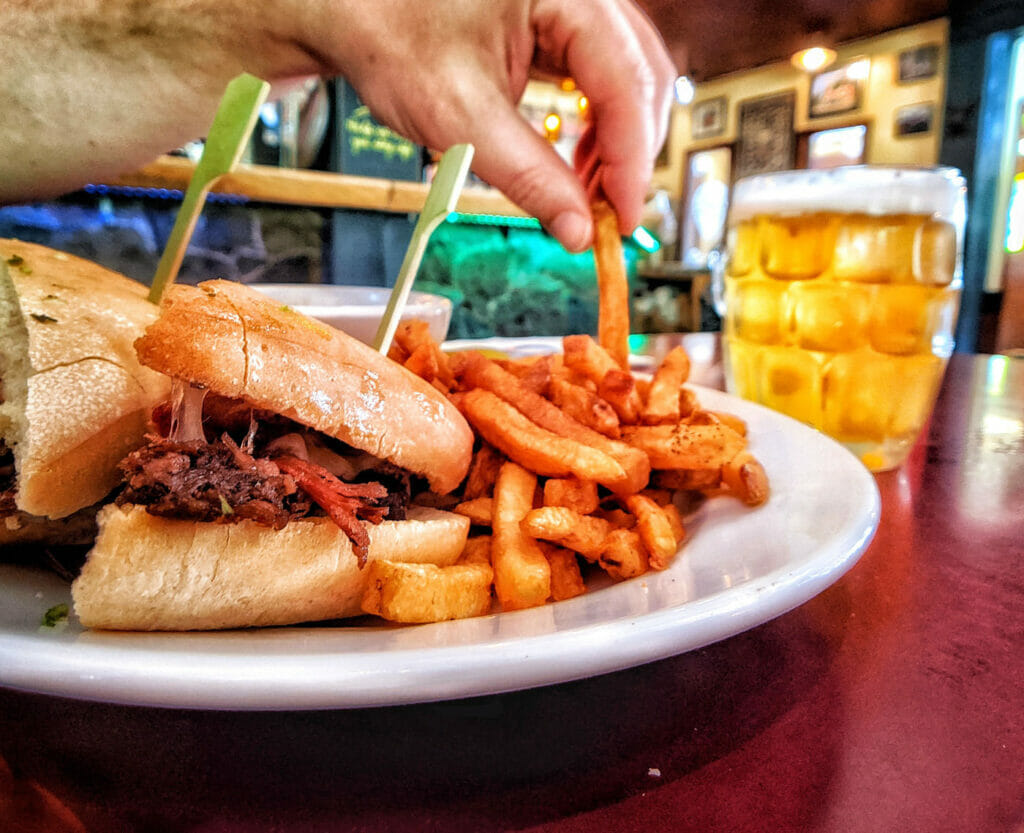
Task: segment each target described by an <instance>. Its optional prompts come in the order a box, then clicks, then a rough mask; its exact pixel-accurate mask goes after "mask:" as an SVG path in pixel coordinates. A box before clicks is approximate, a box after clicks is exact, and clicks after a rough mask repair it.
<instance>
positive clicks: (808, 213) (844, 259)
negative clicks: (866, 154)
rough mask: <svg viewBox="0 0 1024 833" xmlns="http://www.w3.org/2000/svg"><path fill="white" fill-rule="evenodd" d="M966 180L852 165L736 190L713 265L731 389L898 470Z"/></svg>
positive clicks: (931, 380) (944, 326)
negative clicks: (720, 269)
mask: <svg viewBox="0 0 1024 833" xmlns="http://www.w3.org/2000/svg"><path fill="white" fill-rule="evenodd" d="M964 197H965V187H964V181H963V179H962V178H961V177H960V176H959V173H958V172H957V171H955V170H953V169H944V168H943V169H934V168H933V169H912V168H885V167H870V166H857V167H849V168H837V169H835V170H832V171H786V172H783V173H779V174H767V175H762V176H756V177H750V178H748V179H744V180H741V181H740V182H738V183H737V185H736V189H735V194H734V197H733V203H732V206H731V208H730V216H729V228H728V238H727V247H728V252H727V258H726V263H725V267H724V290H725V298H724V307H725V316H724V334H723V336H724V338H723V344H724V353H725V369H726V380H727V384H728V386H729V390H730V391H731V392H732V393H735V394H737V395H739V396H742V397H744V398H746V399H751V400H753V401H755V402H760V403H762V404H764V405H767V406H769V407H771V408H774V409H776V410H778V411H781V412H783V413H785V414H788V415H790V416H792V417H794V418H796V419H798V420H801V421H802V422H805V423H807V424H809V425H811V426H813V427H815V428H818V429H819V430H821V431H823V432H825V433H827V434H829V435H830V436H832V437H834V438H835V439H837V440H839V441H840V442H842V443H843V444H844V445H846V446H847V447H848V448H849V449H850V450H851V451H853V452H854V453H855V454H857V455H858V456H859V457H860V458H861V460H863V462H864V463H865V465H867V466H868V468H870V469H872V470H874V471H881V470H884V469H889V468H893V467H895V466H898V465H899V464H900V463H902V462H903V460H904V459H905V458H906V456H907V453H908V452H909V450H910V448H911V446H912V445H913V444H914V441H915V440H916V439H917V436H918V434H919V432H920V430H921V428H922V426H923V425H924V423H925V421H926V420H927V419H928V415H929V414H930V412H931V409H932V406H933V404H934V401H935V396H936V394H937V392H938V388H939V383H940V382H941V380H942V374H943V371H944V370H945V366H946V361H947V360H948V358H949V355H950V353H951V352H952V350H953V328H954V326H955V324H956V317H957V311H958V309H959V302H960V239H961V232H962V227H963V218H964Z"/></svg>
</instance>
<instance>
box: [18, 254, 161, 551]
mask: <svg viewBox="0 0 1024 833" xmlns="http://www.w3.org/2000/svg"><path fill="white" fill-rule="evenodd" d="M156 315H157V308H156V307H155V306H154V305H153V304H151V303H149V302H148V301H147V300H146V289H145V287H143V286H142V285H141V284H138V283H136V282H135V281H132V280H129V279H128V278H126V277H124V276H122V275H119V274H117V273H115V272H111V271H110V270H108V269H104V268H103V267H101V266H98V265H97V264H95V263H91V262H89V261H87V260H83V259H82V258H78V257H73V256H71V255H67V254H64V253H63V252H58V251H54V250H53V249H49V248H46V247H44V246H38V245H35V244H32V243H23V242H20V241H17V240H0V382H2V385H3V387H2V397H0V439H2V440H3V441H4V443H5V444H6V446H7V448H8V449H10V450H11V451H12V452H13V454H14V462H15V468H16V471H17V493H16V505H17V508H18V509H19V510H21V511H22V512H24V513H27V514H29V515H39V516H45V517H48V518H64V517H67V516H69V515H71V514H73V513H74V512H76V511H78V510H80V509H83V508H85V507H88V506H91V505H92V504H94V503H96V502H97V501H99V500H101V499H102V498H104V497H106V496H107V494H109V492H110V491H111V489H113V488H114V486H115V485H116V484H117V482H118V472H117V463H118V461H120V460H121V459H122V458H123V457H124V456H125V454H127V453H128V452H129V451H131V450H132V449H134V448H136V447H138V446H139V445H140V444H141V443H142V440H143V433H144V431H145V429H146V425H147V420H148V417H149V413H150V411H151V409H152V407H153V406H154V405H155V404H156V403H157V402H159V401H160V400H162V399H164V398H165V397H166V396H167V391H168V387H169V383H168V380H167V379H166V377H164V376H162V375H161V374H159V373H156V372H154V371H152V370H149V369H147V368H145V367H142V366H141V365H140V364H139V362H138V359H137V357H136V355H135V350H134V347H133V343H134V341H135V339H136V338H138V337H139V336H140V335H141V334H142V332H143V330H144V329H145V327H146V326H147V325H149V324H150V323H152V322H153V321H154V320H155V319H156ZM32 528H34V529H35V533H33V534H38V533H39V529H38V527H37V526H35V525H33V527H32Z"/></svg>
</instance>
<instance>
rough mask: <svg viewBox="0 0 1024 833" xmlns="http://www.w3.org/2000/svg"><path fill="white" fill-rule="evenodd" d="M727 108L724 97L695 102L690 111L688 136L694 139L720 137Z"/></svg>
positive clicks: (723, 129)
mask: <svg viewBox="0 0 1024 833" xmlns="http://www.w3.org/2000/svg"><path fill="white" fill-rule="evenodd" d="M727 107H728V101H727V100H726V98H725V96H724V95H721V96H718V98H709V99H707V100H705V101H698V102H696V103H695V104H694V105H693V109H692V111H691V119H690V136H691V137H692V138H694V139H711V138H713V137H715V136H721V135H722V134H723V133H724V132H725V118H726V113H727Z"/></svg>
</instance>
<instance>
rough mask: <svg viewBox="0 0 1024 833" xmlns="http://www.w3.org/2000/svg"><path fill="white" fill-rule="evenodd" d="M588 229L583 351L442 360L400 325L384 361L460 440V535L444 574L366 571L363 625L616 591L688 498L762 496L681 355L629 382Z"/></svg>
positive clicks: (622, 319)
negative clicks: (411, 376) (453, 414)
mask: <svg viewBox="0 0 1024 833" xmlns="http://www.w3.org/2000/svg"><path fill="white" fill-rule="evenodd" d="M594 217H595V227H596V234H595V260H596V263H597V269H598V288H599V326H598V339H596V340H595V339H594V338H592V337H591V336H589V335H571V336H566V337H565V338H564V339H563V343H562V348H563V350H562V353H561V354H560V355H549V356H542V357H530V358H526V359H507V358H491V357H488V356H485V355H484V354H482V353H480V352H475V351H469V352H459V353H452V354H446V353H444V352H443V351H442V350H441V348H440V345H438V344H437V343H436V342H435V341H434V340H433V339H432V337H431V336H430V334H429V330H428V327H427V325H426V324H425V323H423V322H416V321H411V322H405V323H403V324H402V325H400V327H399V329H398V332H397V333H396V335H395V341H394V343H393V345H392V347H391V350H390V353H389V355H390V356H391V358H392V359H394V360H395V361H397V362H399V363H400V364H403V365H404V366H405V367H407V368H408V369H410V370H411V371H413V372H414V373H416V374H417V375H419V376H420V377H422V378H423V379H425V380H426V381H428V382H430V383H431V384H432V385H434V386H435V387H436V388H437V389H438V390H440V391H442V392H443V393H444V394H445V395H446V396H448V397H449V398H450V399H451V400H452V401H453V402H454V403H455V404H456V405H457V406H458V408H459V410H460V411H461V412H462V413H463V415H464V416H465V417H466V420H467V421H468V422H469V424H470V425H471V426H472V427H473V429H474V432H475V434H476V438H477V442H476V447H475V451H474V456H473V461H472V463H471V465H470V470H469V473H468V475H467V477H466V480H465V482H464V483H463V484H462V486H461V488H460V490H459V492H458V493H457V495H455V496H454V497H453V498H452V504H446V505H445V508H451V509H452V510H453V511H455V512H458V513H460V514H463V515H465V516H467V517H468V518H469V519H470V521H471V523H472V530H473V533H472V534H471V536H470V538H469V541H468V544H467V547H466V550H465V552H464V553H463V556H462V558H461V559H460V561H459V563H458V564H456V565H454V566H451V567H437V566H433V565H409V564H398V563H393V562H375V563H372V564H371V565H370V566H369V567H368V568H367V569H368V570H369V571H370V580H369V583H368V590H367V592H366V594H365V596H364V598H363V610H364V611H366V612H367V613H372V614H376V615H378V616H381V617H383V618H385V619H389V620H392V621H396V622H433V621H442V620H446V619H455V618H464V617H469V616H478V615H481V614H484V613H488V612H490V611H491V610H492V609H493V606H494V602H493V599H494V598H495V597H496V598H497V602H498V605H499V606H500V609H501V610H517V609H522V608H528V607H534V606H537V605H542V604H545V603H546V602H548V601H560V600H563V599H569V598H572V597H574V596H578V595H580V594H581V593H583V592H585V589H586V582H585V575H586V574H589V572H590V571H592V570H601V571H603V572H605V573H607V574H608V575H609V576H611V577H612V578H613V579H616V580H621V579H629V578H634V577H636V576H639V575H643V574H644V573H646V572H647V571H649V570H664V569H665V568H667V567H668V566H669V565H670V564H671V563H672V561H673V559H674V558H676V556H677V553H678V552H679V551H680V547H681V545H682V544H683V542H684V540H685V539H686V529H685V526H684V523H683V512H682V511H681V507H684V506H687V505H690V504H691V503H692V498H693V497H694V496H695V495H698V496H700V497H701V498H704V497H712V496H717V495H729V496H732V497H734V498H737V499H739V500H741V501H743V502H744V503H746V504H747V505H749V506H757V505H759V504H761V503H763V502H764V501H765V500H766V499H767V497H768V479H767V476H766V474H765V471H764V468H763V467H762V466H761V464H760V463H759V462H758V461H757V459H756V458H755V457H754V456H753V455H752V454H751V453H750V451H749V449H748V447H747V439H746V426H745V425H744V423H743V422H742V420H740V419H738V418H737V417H735V416H733V415H731V414H727V413H721V412H717V411H710V410H706V409H704V408H702V407H701V405H700V402H699V401H698V398H697V396H696V394H695V392H694V391H693V389H692V388H690V387H687V386H686V384H685V383H686V381H687V377H688V375H689V371H690V362H689V358H688V356H687V355H686V352H685V351H684V350H683V348H681V347H676V348H675V349H673V350H672V351H671V352H669V353H668V355H666V356H665V358H664V359H663V360H662V362H661V364H660V365H659V366H658V368H657V369H656V370H655V372H654V374H653V375H652V376H651V377H650V378H647V377H638V376H636V375H634V374H633V373H632V372H630V369H629V365H628V356H629V351H628V336H629V322H628V314H627V315H623V314H622V310H621V307H622V304H623V301H622V299H623V297H624V294H623V287H624V286H625V285H626V275H625V270H624V267H623V265H622V264H623V260H622V252H621V239H620V237H619V234H618V228H617V222H616V220H615V215H614V213H613V212H611V211H610V209H607V208H606V207H605V206H596V207H595V211H594ZM581 565H582V569H581ZM590 565H594V566H590Z"/></svg>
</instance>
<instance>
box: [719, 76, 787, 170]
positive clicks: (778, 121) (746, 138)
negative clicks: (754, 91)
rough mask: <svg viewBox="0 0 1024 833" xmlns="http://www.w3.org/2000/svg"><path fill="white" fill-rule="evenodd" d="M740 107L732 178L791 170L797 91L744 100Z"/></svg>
mask: <svg viewBox="0 0 1024 833" xmlns="http://www.w3.org/2000/svg"><path fill="white" fill-rule="evenodd" d="M739 108H740V110H739V127H738V131H737V141H736V158H735V161H734V170H733V176H734V178H735V179H742V178H743V177H745V176H751V175H753V174H759V173H770V172H772V171H784V170H786V169H788V168H792V167H793V160H794V156H795V152H796V136H795V134H794V133H793V115H794V112H795V110H796V92H795V91H793V90H787V91H786V92H782V93H777V94H775V95H769V96H763V97H761V98H753V99H747V100H746V101H741V102H740V105H739Z"/></svg>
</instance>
